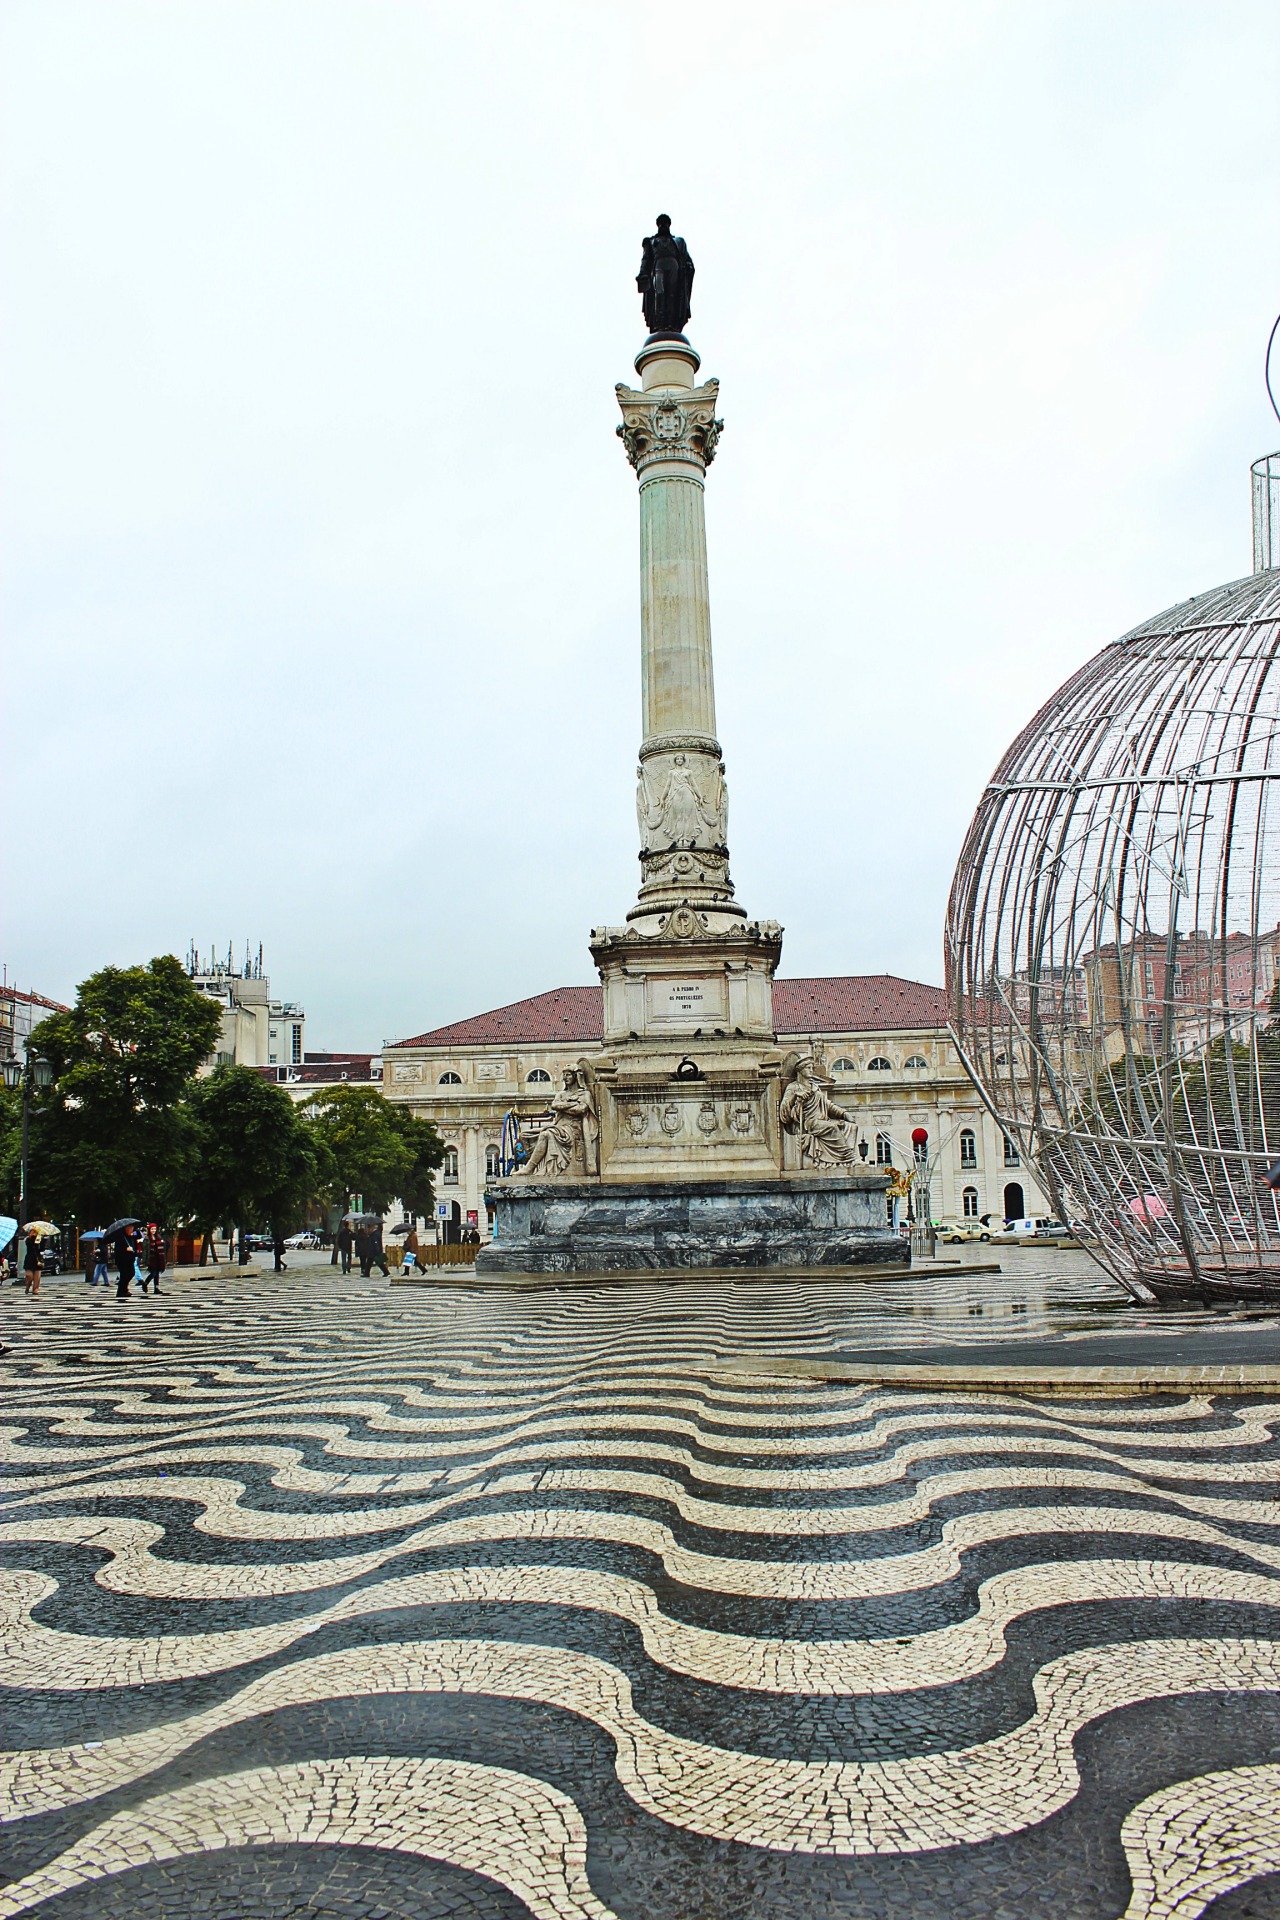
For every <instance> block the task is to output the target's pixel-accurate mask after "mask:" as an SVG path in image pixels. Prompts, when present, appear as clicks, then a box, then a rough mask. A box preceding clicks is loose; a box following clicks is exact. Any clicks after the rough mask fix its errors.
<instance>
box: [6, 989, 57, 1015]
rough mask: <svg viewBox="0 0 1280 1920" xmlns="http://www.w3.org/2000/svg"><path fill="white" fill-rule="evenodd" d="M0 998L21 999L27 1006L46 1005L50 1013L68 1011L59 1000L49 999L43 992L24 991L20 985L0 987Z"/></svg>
mask: <svg viewBox="0 0 1280 1920" xmlns="http://www.w3.org/2000/svg"><path fill="white" fill-rule="evenodd" d="M0 1000H23V1001H25V1002H26V1004H27V1006H29V1007H48V1009H49V1011H50V1013H70V1011H71V1009H70V1007H64V1006H63V1004H62V1002H61V1000H50V999H48V998H47V997H46V995H44V994H43V993H24V992H23V990H22V988H21V987H0Z"/></svg>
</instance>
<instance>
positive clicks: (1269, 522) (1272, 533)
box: [1249, 314, 1280, 573]
mask: <svg viewBox="0 0 1280 1920" xmlns="http://www.w3.org/2000/svg"><path fill="white" fill-rule="evenodd" d="M1278 333H1280V314H1277V315H1276V321H1275V325H1274V326H1273V327H1272V329H1271V334H1270V337H1269V338H1268V340H1267V354H1266V359H1265V360H1264V361H1263V363H1262V377H1263V379H1264V380H1265V382H1266V387H1267V398H1268V400H1269V401H1270V402H1271V411H1272V413H1274V414H1275V416H1276V419H1277V420H1280V403H1277V401H1276V390H1275V387H1273V386H1272V384H1271V355H1272V350H1273V349H1274V347H1275V344H1276V335H1277V334H1278ZM1249 475H1250V479H1251V480H1252V482H1253V570H1254V572H1255V573H1268V572H1270V570H1271V569H1272V568H1273V567H1280V453H1268V454H1265V455H1264V456H1263V458H1262V459H1261V460H1255V461H1254V463H1253V465H1252V467H1251V468H1250V469H1249Z"/></svg>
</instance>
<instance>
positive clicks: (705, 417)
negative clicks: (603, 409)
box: [615, 380, 724, 471]
mask: <svg viewBox="0 0 1280 1920" xmlns="http://www.w3.org/2000/svg"><path fill="white" fill-rule="evenodd" d="M615 392H616V393H617V396H618V405H619V406H620V407H621V408H622V425H621V426H620V427H619V428H618V438H619V439H620V440H621V442H622V444H623V446H624V447H625V448H626V450H627V458H628V460H629V461H630V462H631V464H632V466H633V467H635V468H636V470H637V471H639V469H640V468H641V467H642V466H647V465H648V464H649V462H650V461H651V460H662V459H667V458H670V457H671V455H673V454H674V455H676V456H677V457H679V456H681V455H683V456H684V457H685V458H688V459H694V460H698V461H700V462H701V464H702V465H703V466H704V467H709V466H710V465H711V462H712V461H713V460H714V459H715V457H716V447H717V445H718V444H719V440H720V435H721V433H722V432H723V431H724V421H723V420H717V419H716V399H717V397H718V395H719V392H720V382H719V381H718V380H708V381H707V382H706V383H705V384H704V385H703V386H701V387H694V388H693V390H692V392H691V393H690V394H689V397H688V399H687V400H683V401H681V400H673V399H672V398H671V396H670V395H669V394H668V395H666V396H665V397H664V398H663V399H661V400H656V401H655V400H654V399H652V397H651V396H650V395H649V394H647V393H637V392H636V390H635V388H634V387H627V386H623V385H622V384H621V382H619V384H618V386H617V387H616V388H615Z"/></svg>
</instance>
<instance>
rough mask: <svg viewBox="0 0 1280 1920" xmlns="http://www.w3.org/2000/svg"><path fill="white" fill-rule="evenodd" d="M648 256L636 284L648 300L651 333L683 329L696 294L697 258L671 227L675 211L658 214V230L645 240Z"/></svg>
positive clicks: (641, 266) (645, 307)
mask: <svg viewBox="0 0 1280 1920" xmlns="http://www.w3.org/2000/svg"><path fill="white" fill-rule="evenodd" d="M641 245H642V246H643V248H644V257H643V258H642V260H641V262H640V271H639V273H638V274H637V275H636V285H637V286H638V287H639V289H640V294H641V297H642V299H643V301H644V317H645V323H646V325H647V326H648V328H649V331H650V333H683V331H684V326H685V322H686V320H687V319H688V318H689V311H690V309H689V302H690V299H691V298H692V295H693V261H692V260H691V259H690V257H689V249H688V247H686V245H685V243H684V241H683V240H682V239H681V238H680V236H679V234H678V233H672V231H671V215H670V214H669V213H660V214H659V215H658V231H657V232H656V233H652V234H650V236H649V238H648V239H647V240H644V241H642V242H641Z"/></svg>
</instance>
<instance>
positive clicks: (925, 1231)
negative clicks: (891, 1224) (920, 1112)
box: [911, 1127, 935, 1260]
mask: <svg viewBox="0 0 1280 1920" xmlns="http://www.w3.org/2000/svg"><path fill="white" fill-rule="evenodd" d="M911 1148H912V1152H913V1154H914V1156H915V1163H916V1177H915V1180H914V1182H913V1183H912V1188H911V1195H912V1202H913V1204H912V1209H911V1213H912V1221H911V1251H912V1253H913V1254H920V1255H922V1256H923V1257H924V1258H926V1259H929V1260H932V1258H933V1255H934V1251H935V1247H934V1236H933V1221H932V1220H931V1219H930V1217H929V1216H930V1213H931V1211H932V1209H931V1207H930V1204H929V1175H930V1172H931V1171H932V1169H931V1168H930V1165H929V1133H928V1129H927V1128H926V1127H915V1128H913V1130H912V1134H911Z"/></svg>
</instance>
